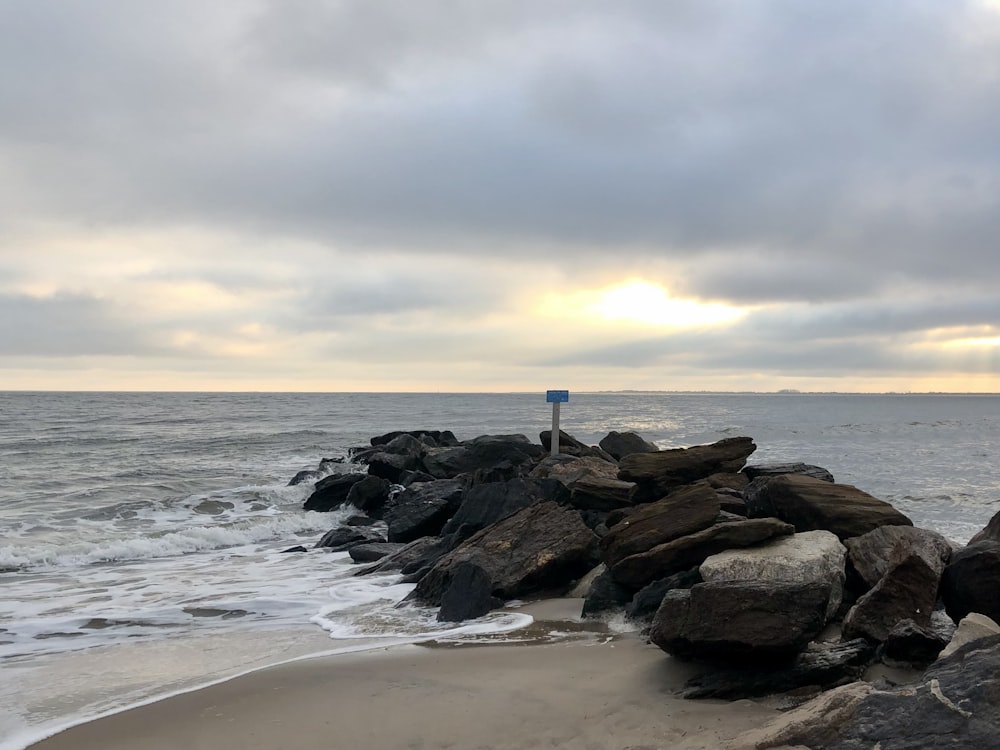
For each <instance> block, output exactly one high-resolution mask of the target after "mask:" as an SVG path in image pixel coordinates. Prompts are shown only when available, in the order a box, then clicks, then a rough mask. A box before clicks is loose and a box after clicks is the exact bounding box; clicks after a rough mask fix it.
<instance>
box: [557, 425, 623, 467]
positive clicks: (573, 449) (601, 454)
mask: <svg viewBox="0 0 1000 750" xmlns="http://www.w3.org/2000/svg"><path fill="white" fill-rule="evenodd" d="M538 438H539V440H541V443H542V448H544V449H545V452H546V453H551V452H552V430H543V431H542V432H541V433H540V434H539V436H538ZM559 455H564V456H578V457H581V458H582V457H586V456H593V457H595V458H600V459H603V460H605V461H614V458H612V457H611V456H610V455H608V454H607V453H606V452H605V451H604V450H602V449H601V448H598V447H596V446H593V445H586V444H585V443H581V442H580V441H579V440H577V439H576V438H575V437H573V436H572V435H570V434H569V433H568V432H564V431H563V430H559Z"/></svg>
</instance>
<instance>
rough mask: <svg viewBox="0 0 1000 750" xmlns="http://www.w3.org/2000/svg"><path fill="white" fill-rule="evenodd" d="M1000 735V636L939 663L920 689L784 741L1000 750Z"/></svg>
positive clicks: (881, 697) (829, 746)
mask: <svg viewBox="0 0 1000 750" xmlns="http://www.w3.org/2000/svg"><path fill="white" fill-rule="evenodd" d="M998 736H1000V636H993V637H990V638H983V639H981V640H978V641H975V642H973V643H969V644H967V645H965V646H963V647H962V648H960V649H959V650H958V651H956V652H955V653H953V654H951V655H950V656H947V657H944V658H941V659H938V660H937V661H936V662H935V663H934V664H932V665H931V666H930V668H928V669H927V671H926V672H924V675H923V677H922V678H921V680H920V682H919V683H918V684H915V685H906V686H904V687H901V688H898V689H894V690H876V691H873V692H871V693H869V694H868V695H867V696H865V697H863V698H862V699H861V700H860V701H858V702H857V703H856V705H855V706H854V707H853V709H848V710H845V711H842V712H840V713H839V715H838V716H837V717H836V718H835V719H833V720H831V719H829V718H827V719H823V718H821V719H819V720H818V721H817V722H816V723H810V724H806V725H804V726H801V728H800V729H799V731H797V732H787V733H785V734H784V736H783V737H782V739H783V741H785V742H787V743H788V744H805V745H808V746H809V747H810V748H813V750H862V749H863V750H870V748H874V747H881V748H884V750H925V749H926V750H930V749H931V748H933V749H934V750H979V749H980V748H995V747H997V737H998ZM772 746H773V745H763V744H758V745H757V747H772Z"/></svg>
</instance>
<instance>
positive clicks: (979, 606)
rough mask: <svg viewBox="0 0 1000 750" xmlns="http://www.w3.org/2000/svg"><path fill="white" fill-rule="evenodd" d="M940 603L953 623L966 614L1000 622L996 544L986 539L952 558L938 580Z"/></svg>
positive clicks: (999, 556) (999, 547)
mask: <svg viewBox="0 0 1000 750" xmlns="http://www.w3.org/2000/svg"><path fill="white" fill-rule="evenodd" d="M941 599H942V600H943V601H944V606H945V609H947V610H948V615H949V617H951V619H952V620H954V621H955V622H958V621H959V620H961V619H962V618H963V617H965V616H966V615H967V614H969V613H970V612H978V613H979V614H981V615H986V616H987V617H989V618H992V619H993V620H994V621H997V622H1000V542H994V541H992V540H989V539H987V540H985V541H982V542H976V543H975V544H970V545H969V546H968V547H964V548H963V549H960V550H959V551H958V552H956V553H955V554H953V555H952V557H951V562H950V563H948V567H946V568H945V569H944V574H943V575H942V576H941Z"/></svg>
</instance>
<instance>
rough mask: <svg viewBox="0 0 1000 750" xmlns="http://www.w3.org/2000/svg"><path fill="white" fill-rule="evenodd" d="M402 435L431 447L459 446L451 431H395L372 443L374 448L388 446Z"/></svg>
mask: <svg viewBox="0 0 1000 750" xmlns="http://www.w3.org/2000/svg"><path fill="white" fill-rule="evenodd" d="M401 435H407V436H409V437H414V438H416V439H417V440H419V441H420V442H421V443H423V444H424V445H427V446H431V447H439V446H449V445H458V440H457V439H456V438H455V434H454V433H453V432H452V431H451V430H395V431H393V432H387V433H386V434H384V435H376V436H375V437H373V438H372V439H371V441H370V442H371V444H372V445H373V446H380V445H388V444H389V443H391V442H392V441H393V440H395V439H396V438H398V437H400V436H401Z"/></svg>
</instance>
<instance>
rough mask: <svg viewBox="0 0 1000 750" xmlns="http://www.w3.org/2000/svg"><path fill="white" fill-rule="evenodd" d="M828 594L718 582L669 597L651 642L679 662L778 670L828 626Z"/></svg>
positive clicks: (794, 586)
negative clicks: (764, 666)
mask: <svg viewBox="0 0 1000 750" xmlns="http://www.w3.org/2000/svg"><path fill="white" fill-rule="evenodd" d="M829 597H830V592H829V591H828V590H826V589H824V588H822V587H819V586H813V585H809V584H803V583H789V582H785V581H768V582H758V581H715V582H710V583H699V584H697V585H695V586H692V587H691V588H690V589H674V590H672V591H668V592H667V595H666V596H664V597H663V602H662V603H661V604H660V608H659V609H658V610H657V612H656V616H655V617H654V618H653V624H652V627H651V628H650V633H649V635H650V639H651V640H652V641H653V643H655V644H656V645H657V646H659V647H660V648H661V649H663V650H664V651H666V652H667V653H669V654H672V655H674V656H678V657H681V658H692V659H703V660H706V661H726V662H728V663H731V664H732V663H744V664H759V663H770V664H775V663H777V661H778V660H780V659H788V660H790V659H791V658H792V657H794V656H795V655H796V654H797V653H799V652H800V651H801V650H802V649H803V648H804V647H805V646H806V644H807V643H809V641H811V640H812V639H813V638H814V637H815V636H816V635H817V634H818V633H819V631H820V629H821V628H822V627H823V624H824V623H825V622H826V607H827V601H828V599H829Z"/></svg>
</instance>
